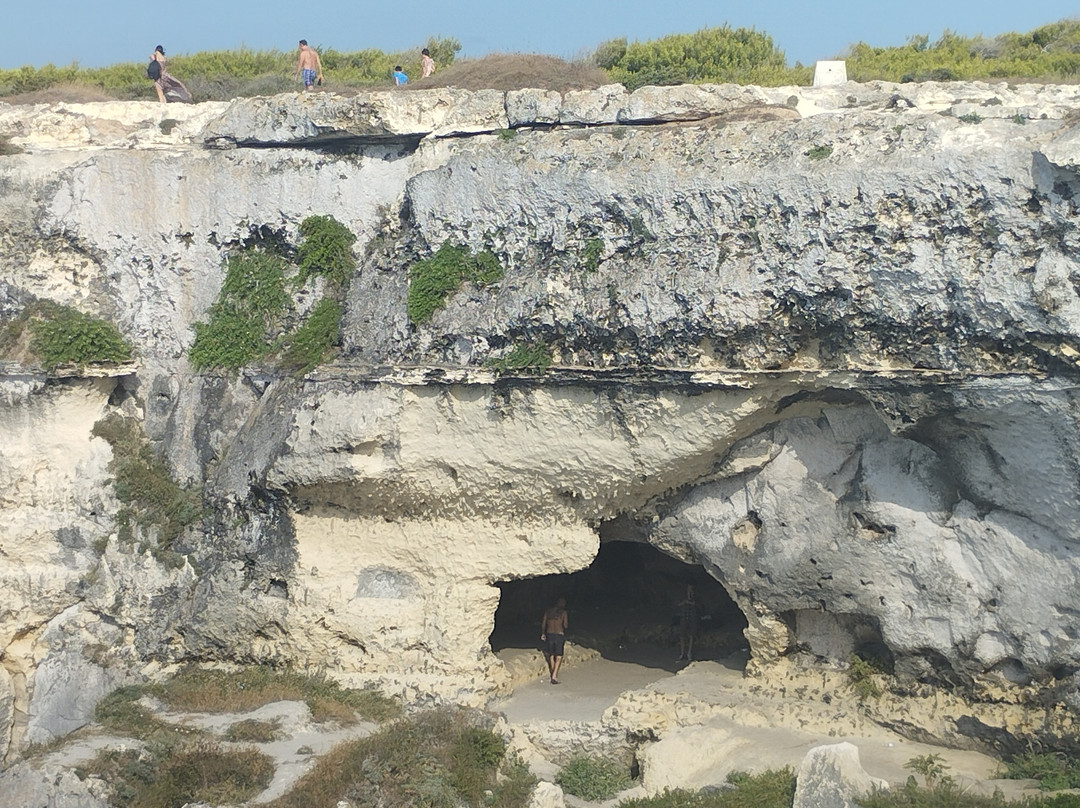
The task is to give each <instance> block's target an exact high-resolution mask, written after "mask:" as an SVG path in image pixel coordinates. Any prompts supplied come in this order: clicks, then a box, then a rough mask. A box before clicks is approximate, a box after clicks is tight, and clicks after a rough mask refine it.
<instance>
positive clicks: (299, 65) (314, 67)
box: [293, 39, 322, 91]
mask: <svg viewBox="0 0 1080 808" xmlns="http://www.w3.org/2000/svg"><path fill="white" fill-rule="evenodd" d="M297 76H302V77H303V79H304V90H305V91H309V90H311V89H312V88H313V87H314V86H315V79H316V78H318V80H319V83H320V84H322V61H321V60H320V59H319V54H318V53H316V52H315V51H314V50H313V49H312V48H309V47H308V43H307V40H306V39H301V40H300V56H299V58H298V59H297V60H296V71H295V72H294V73H293V78H294V79H295V78H296V77H297Z"/></svg>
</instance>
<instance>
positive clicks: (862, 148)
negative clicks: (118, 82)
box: [0, 84, 1080, 756]
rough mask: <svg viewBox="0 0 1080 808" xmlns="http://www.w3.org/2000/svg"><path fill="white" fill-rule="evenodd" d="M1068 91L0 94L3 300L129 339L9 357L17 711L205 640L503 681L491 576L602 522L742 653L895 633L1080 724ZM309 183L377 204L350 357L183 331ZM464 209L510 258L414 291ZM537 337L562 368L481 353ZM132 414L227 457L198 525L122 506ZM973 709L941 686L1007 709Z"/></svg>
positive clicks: (186, 457)
mask: <svg viewBox="0 0 1080 808" xmlns="http://www.w3.org/2000/svg"><path fill="white" fill-rule="evenodd" d="M1078 101H1080V88H1078V87H1073V86H1069V87H1053V86H1048V87H1040V86H1034V85H1025V86H1021V87H1010V86H1007V85H1005V84H1001V85H985V84H922V85H885V84H872V85H856V84H848V85H844V86H842V87H838V88H818V89H807V88H780V89H761V88H753V87H729V86H718V87H674V88H644V89H642V90H639V91H637V92H635V93H632V94H628V93H626V92H624V91H623V90H622V88H621V87H607V88H602V89H600V90H597V91H581V92H571V93H566V94H565V95H559V94H558V93H550V92H540V91H517V92H510V93H501V92H481V93H465V92H457V91H453V90H432V91H426V92H415V93H408V94H405V93H402V94H395V93H376V94H370V95H361V96H356V97H353V98H340V97H335V96H330V95H310V96H296V95H289V96H278V97H275V98H262V99H247V100H240V101H236V102H233V103H231V104H203V105H196V106H189V107H174V106H168V107H165V106H160V105H151V104H144V103H135V102H132V103H116V104H87V105H67V106H65V105H60V106H57V107H53V108H46V107H8V106H4V105H0V136H6V137H7V139H8V142H9V143H10V144H11V145H12V146H14V147H17V149H18V151H17V153H15V154H11V155H7V156H0V188H2V189H3V194H2V195H0V221H3V223H4V227H3V232H2V233H0V322H4V321H9V320H12V319H13V318H15V317H16V316H17V315H18V314H19V313H20V312H22V311H23V310H24V309H25V308H26V306H28V305H29V304H30V302H32V301H33V300H35V299H45V300H52V301H56V302H59V303H64V304H67V305H71V306H74V307H76V308H78V309H80V310H83V311H86V312H88V313H92V314H94V315H97V316H100V317H104V318H106V319H108V320H111V321H113V322H115V323H116V324H117V325H118V326H119V328H120V329H121V331H122V332H123V334H124V335H125V336H126V337H127V338H128V339H129V340H130V341H131V342H132V343H133V344H134V346H135V348H136V352H137V357H136V362H135V364H133V365H132V366H127V367H118V368H114V369H111V370H109V369H106V370H103V371H98V372H96V373H89V372H83V373H68V374H63V373H46V372H45V371H44V370H42V369H41V368H39V367H35V366H30V365H26V364H24V363H21V362H10V363H7V364H5V365H4V366H3V368H2V370H3V373H2V376H0V390H2V392H3V395H2V397H0V423H2V424H3V434H4V436H5V440H4V441H3V442H2V443H0V480H2V482H3V484H2V485H0V492H2V493H0V502H2V503H3V514H4V523H5V524H4V528H3V531H2V534H0V535H2V538H0V554H2V556H3V559H4V563H3V566H2V567H0V578H2V581H0V585H2V588H3V590H4V591H5V593H6V594H5V597H4V599H3V600H2V601H0V749H6V750H8V754H9V756H10V755H12V754H14V753H17V752H18V751H19V750H20V749H22V748H23V747H25V745H26V744H28V743H42V742H48V741H49V740H51V739H53V738H54V737H57V736H58V735H61V734H63V733H64V732H67V731H69V730H70V729H72V728H74V727H77V726H79V725H81V724H82V723H85V721H86V720H88V717H89V716H90V715H91V714H92V705H93V703H94V701H95V699H96V698H97V697H99V696H100V695H101V694H102V693H104V692H107V691H108V690H109V689H110V688H111V687H113V686H115V685H116V684H118V683H121V682H123V681H126V680H127V679H129V678H130V677H132V676H135V675H138V674H139V673H140V672H143V673H145V672H149V671H152V670H154V667H155V666H156V665H159V664H161V663H166V662H172V661H178V660H227V661H239V662H273V663H279V664H291V665H300V666H311V667H318V668H325V669H328V670H330V671H332V672H334V673H336V674H338V675H341V676H344V677H346V678H348V677H352V678H354V679H356V680H363V681H372V680H373V681H378V682H379V683H381V684H382V685H383V686H384V687H386V688H388V689H390V690H391V691H394V692H398V693H401V694H403V695H405V696H406V697H409V698H412V699H423V698H428V697H438V698H447V697H449V698H454V699H458V700H462V701H470V702H473V703H475V702H478V701H482V700H483V699H484V698H486V697H487V696H488V695H489V694H491V693H493V692H497V691H499V690H500V689H505V687H506V686H507V683H508V677H507V676H506V674H505V672H504V671H503V670H502V668H501V666H500V665H499V663H498V662H497V660H495V658H494V657H493V656H492V655H491V653H490V651H489V648H488V636H489V634H490V632H491V629H492V626H493V621H494V614H495V609H496V606H497V604H498V600H499V590H498V588H497V587H496V586H495V584H496V583H497V582H500V581H508V580H513V579H517V578H523V577H530V576H538V575H546V574H553V573H564V572H569V571H572V570H576V569H581V568H584V567H586V566H588V565H589V563H590V562H591V560H592V559H593V557H594V556H595V554H596V552H597V547H598V544H599V542H600V541H619V540H623V541H644V542H650V543H652V544H654V545H656V546H658V547H660V548H662V549H663V550H664V551H665V552H668V553H671V554H673V555H675V556H677V557H679V558H682V559H684V560H687V561H690V562H692V563H695V564H700V565H701V566H703V567H704V568H705V569H706V570H707V571H708V572H709V573H710V574H711V575H712V576H713V577H715V578H716V579H717V580H718V581H719V582H721V583H722V584H723V586H724V587H725V588H726V590H727V591H728V593H729V594H730V596H731V598H732V599H734V601H735V602H736V603H737V604H738V606H739V607H740V608H741V609H742V611H743V613H744V614H745V615H746V618H747V621H748V624H749V627H748V629H747V632H746V633H747V637H748V639H749V641H750V647H751V653H752V659H751V663H750V671H751V672H752V673H757V674H761V675H765V676H767V675H768V671H769V670H770V669H772V668H774V667H775V666H776V665H777V664H780V663H779V661H780V660H781V659H785V660H790V659H796V660H800V661H802V662H804V663H810V662H813V663H815V664H819V663H825V664H835V663H841V662H843V661H844V660H845V659H846V658H847V657H848V656H849V655H850V654H851V653H852V652H860V653H864V654H867V655H876V656H881V657H884V658H886V659H887V661H888V662H889V663H890V664H892V665H894V666H895V670H896V673H897V676H898V681H899V682H900V683H901V684H903V685H904V686H908V687H916V686H919V685H921V684H933V685H939V686H945V687H949V688H953V689H960V690H962V691H963V692H965V693H966V694H968V695H969V696H971V697H974V698H977V699H981V700H983V701H986V702H990V703H1008V704H1013V703H1019V704H1021V705H1029V706H1030V707H1031V709H1033V710H1041V711H1045V712H1046V715H1047V716H1050V714H1051V712H1052V713H1053V721H1049V722H1047V723H1046V726H1047V727H1048V728H1050V729H1051V730H1052V731H1054V732H1057V731H1061V730H1062V729H1063V728H1065V727H1067V726H1068V725H1069V724H1070V722H1071V721H1072V718H1071V715H1072V714H1071V712H1069V710H1067V709H1065V708H1064V707H1061V706H1058V705H1062V704H1063V705H1065V706H1067V707H1070V708H1075V707H1078V706H1080V704H1078V703H1077V702H1076V695H1075V694H1076V686H1077V684H1080V678H1078V677H1077V671H1080V639H1078V638H1080V622H1078V615H1080V595H1078V594H1077V593H1078V591H1080V590H1078V588H1077V586H1076V584H1077V580H1078V573H1080V555H1078V551H1077V547H1078V545H1077V543H1076V536H1077V528H1078V525H1080V477H1078V474H1077V465H1078V459H1080V423H1078V421H1077V415H1076V412H1077V410H1076V402H1075V398H1076V381H1077V379H1078V378H1080V369H1078V366H1077V360H1078V358H1080V350H1078V348H1080V263H1078V255H1080V237H1078V234H1077V230H1076V221H1077V218H1076V217H1077V196H1076V194H1077V192H1078V191H1080V176H1078V164H1080V129H1078V128H1077V126H1076V124H1075V122H1074V121H1075V119H1074V118H1073V117H1071V116H1072V113H1073V110H1075V109H1076V106H1077V103H1078ZM311 214H329V215H332V216H334V217H335V218H337V219H338V220H339V221H341V222H343V223H345V224H346V225H347V226H348V227H349V228H350V229H351V230H352V231H353V232H354V233H355V234H356V235H357V236H358V238H359V240H358V242H357V244H356V252H357V255H358V256H361V261H360V266H359V268H358V270H357V271H356V273H355V274H354V276H353V277H352V279H351V283H350V286H349V293H348V298H347V305H346V308H345V314H344V318H343V337H342V346H341V351H340V356H339V357H338V358H337V359H336V360H335V361H334V362H333V363H331V364H328V365H324V366H322V367H320V368H318V369H317V370H315V371H314V372H312V373H310V374H308V375H307V376H306V377H305V378H303V379H301V380H297V379H294V378H292V377H291V376H288V375H287V374H284V373H282V372H280V371H277V370H275V369H274V368H272V367H257V368H248V369H246V370H244V371H242V372H240V373H238V374H232V375H230V374H219V373H196V372H194V371H193V370H192V368H191V367H190V365H189V363H188V361H187V358H186V354H185V351H186V349H187V348H188V346H190V344H191V340H192V328H191V327H192V324H193V323H194V322H196V321H200V320H204V319H205V317H206V312H207V310H208V308H209V307H210V305H211V304H212V303H213V301H214V300H215V299H216V297H217V294H218V291H219V288H220V286H221V283H222V280H223V277H224V270H223V266H222V261H223V258H224V257H225V256H226V255H228V254H229V253H230V252H231V251H232V250H235V249H237V248H238V247H240V246H243V245H245V244H253V243H259V244H274V243H283V242H292V243H295V242H296V239H297V235H296V230H297V226H298V224H299V223H300V221H302V220H303V219H304V218H305V217H307V216H309V215H311ZM444 243H452V244H459V245H464V246H467V247H469V248H470V249H472V250H473V251H476V252H480V251H482V250H488V251H490V252H491V253H492V254H494V256H495V257H496V258H497V259H498V261H499V263H500V265H501V267H502V269H503V277H502V278H501V280H499V281H498V282H497V283H494V284H490V285H487V286H476V285H471V284H466V285H465V287H464V288H462V289H461V290H460V291H458V292H457V293H455V294H453V295H452V296H450V297H449V298H448V299H447V301H446V304H445V306H444V307H442V308H441V309H439V310H437V311H436V312H435V314H434V316H433V317H432V318H431V319H430V320H429V321H427V322H424V323H421V324H416V323H414V322H411V321H410V319H409V316H408V313H407V311H408V294H409V283H410V274H409V268H410V266H412V265H413V264H414V263H415V262H416V261H417V260H420V259H424V258H427V257H429V256H430V255H431V254H432V253H433V252H434V251H436V250H437V249H438V248H439V247H440V246H441V245H443V244H444ZM541 344H542V346H543V347H544V349H545V350H549V351H550V352H551V359H552V361H553V364H552V367H551V369H549V370H547V371H546V372H544V373H542V374H532V373H528V372H507V373H498V372H496V371H495V370H493V369H491V368H489V367H485V363H486V362H488V361H489V360H493V359H498V358H499V357H505V356H506V355H507V354H508V353H509V352H510V351H511V350H512V349H514V348H515V347H518V346H533V347H536V346H539V345H541ZM113 412H117V413H123V414H126V415H128V416H130V417H133V418H136V419H138V421H139V422H140V423H141V425H142V427H143V429H144V430H145V433H146V435H147V436H148V437H149V438H150V439H151V440H152V442H153V444H154V445H155V447H156V449H157V450H158V451H159V452H160V453H161V454H162V456H163V457H165V458H166V459H167V461H168V464H169V467H170V469H171V471H172V474H173V476H174V477H175V478H176V479H177V480H178V481H180V482H181V483H182V484H183V485H185V486H189V487H192V488H195V487H198V488H199V490H200V491H201V496H202V499H203V502H204V505H205V507H206V516H205V518H204V519H203V520H202V521H200V522H199V523H197V524H196V525H194V526H192V527H190V528H188V529H187V531H186V532H185V533H184V534H183V535H182V536H181V538H180V539H179V540H178V542H177V544H176V546H175V547H176V549H177V550H178V551H179V552H180V554H181V555H180V563H164V562H163V560H162V556H161V554H160V553H155V552H153V549H154V548H153V547H152V544H153V542H152V536H151V537H150V540H149V541H147V542H145V543H141V544H140V543H138V542H135V543H131V542H125V541H122V540H121V539H120V537H119V534H118V530H117V525H116V513H117V510H118V501H117V499H116V496H115V492H114V490H113V486H112V485H111V484H110V472H109V469H108V463H109V460H110V458H111V456H112V453H111V450H110V448H109V445H108V444H107V443H106V442H105V441H104V440H103V439H102V438H100V437H96V436H95V435H94V434H93V432H92V428H93V425H94V424H95V423H96V422H98V421H99V420H100V419H102V418H103V417H104V416H106V415H107V414H109V413H113ZM174 560H175V559H174ZM783 664H787V663H786V662H785V663H783ZM980 716H982V718H981V720H980V721H977V722H974V723H977V724H979V725H980V726H985V722H986V720H989V719H986V718H985V716H983V714H982V713H980ZM950 720H952V719H950ZM960 723H962V722H960ZM948 730H949V731H948V732H942V729H941V727H940V726H939V727H929V728H927V729H926V731H927V732H930V733H933V732H938V733H939V734H947V735H948V736H949V737H950V738H953V737H954V736H955V735H957V734H959V735H961V736H963V735H979V734H980V733H979V732H976V731H974V730H970V727H969V730H970V731H968V732H965V731H964V729H963V727H960V728H959V729H958V726H957V721H955V720H953V726H950V727H949V728H948ZM983 735H985V733H983ZM1006 735H1008V733H1006ZM1009 737H1011V738H1013V739H1014V740H1015V736H1012V735H1009ZM1003 742H1008V739H1006V741H1003Z"/></svg>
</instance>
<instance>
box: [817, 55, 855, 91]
mask: <svg viewBox="0 0 1080 808" xmlns="http://www.w3.org/2000/svg"><path fill="white" fill-rule="evenodd" d="M845 81H847V62H843V61H839V62H818V63H817V65H816V66H815V67H814V86H815V87H831V86H832V85H834V84H843V83H844V82H845Z"/></svg>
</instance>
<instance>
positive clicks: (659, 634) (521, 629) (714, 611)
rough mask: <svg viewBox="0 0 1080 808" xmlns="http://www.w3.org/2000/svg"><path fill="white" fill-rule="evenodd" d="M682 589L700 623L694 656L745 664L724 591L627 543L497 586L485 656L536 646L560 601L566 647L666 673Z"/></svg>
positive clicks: (740, 620) (690, 569) (651, 550)
mask: <svg viewBox="0 0 1080 808" xmlns="http://www.w3.org/2000/svg"><path fill="white" fill-rule="evenodd" d="M687 584H693V585H694V592H695V599H696V601H697V604H698V614H699V617H700V629H699V633H698V637H697V639H696V640H695V643H694V658H695V659H698V660H702V659H728V658H738V657H740V656H741V657H742V659H743V662H745V657H746V656H748V652H747V649H746V645H747V644H746V640H745V638H744V636H743V629H745V628H746V617H745V616H744V615H743V613H742V611H741V610H740V609H739V607H738V606H736V605H735V602H734V601H733V600H732V599H731V597H730V596H729V595H728V593H727V591H726V590H725V589H724V587H723V586H722V585H721V584H720V583H719V582H718V581H717V580H716V579H715V578H713V577H712V576H710V575H709V574H708V573H707V572H706V571H705V570H704V569H703V568H702V567H700V566H695V565H692V564H685V563H683V562H682V561H679V560H678V559H676V558H673V557H671V556H669V555H667V554H665V553H662V552H660V551H659V550H657V549H656V548H655V547H653V546H652V545H649V544H644V543H640V542H631V541H606V542H603V543H601V545H600V550H599V552H598V553H597V556H596V558H595V560H594V561H593V563H592V564H591V565H590V566H589V567H587V568H586V569H583V570H580V571H578V572H573V573H567V574H560V575H543V576H539V577H536V578H526V579H522V580H517V581H505V582H500V583H499V584H498V586H499V590H500V592H501V596H500V599H499V607H498V609H497V610H496V612H495V628H494V630H493V631H492V633H491V637H490V644H491V650H492V651H494V652H496V653H498V652H499V651H502V650H504V649H507V648H539V647H540V618H541V616H542V615H543V613H544V610H545V609H547V608H548V606H550V605H552V604H553V603H554V602H555V601H556V600H557V599H558V598H560V597H561V598H566V604H567V605H566V608H567V610H568V612H569V618H570V620H569V624H570V627H569V630H568V631H567V639H568V640H569V641H570V642H572V643H574V644H576V645H580V646H583V647H586V648H593V649H595V650H596V651H598V652H599V653H600V654H601V656H603V657H605V658H606V659H613V660H618V661H623V662H637V663H640V664H645V665H650V666H656V665H662V666H663V667H669V666H670V664H671V662H672V661H673V660H674V659H675V656H676V655H677V654H678V649H679V612H680V609H679V602H680V601H682V600H683V598H684V597H685V596H686V587H687Z"/></svg>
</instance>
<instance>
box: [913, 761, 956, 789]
mask: <svg viewBox="0 0 1080 808" xmlns="http://www.w3.org/2000/svg"><path fill="white" fill-rule="evenodd" d="M904 768H905V769H911V770H912V771H913V772H916V773H918V774H921V775H922V776H923V781H924V782H925V783H926V787H927V788H930V789H932V788H934V786H936V785H937V784H938V781H942V780H944V778H945V776H946V775H945V771H946V769H948V768H949V765H948V764H947V763H946V762H945V758H943V757H942V756H941V755H933V754H931V755H918V756H916V757H913V758H911V760H909V761H908V762H907V763H905V764H904Z"/></svg>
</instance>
